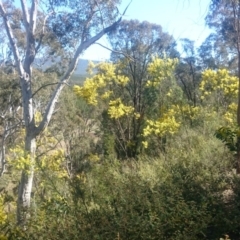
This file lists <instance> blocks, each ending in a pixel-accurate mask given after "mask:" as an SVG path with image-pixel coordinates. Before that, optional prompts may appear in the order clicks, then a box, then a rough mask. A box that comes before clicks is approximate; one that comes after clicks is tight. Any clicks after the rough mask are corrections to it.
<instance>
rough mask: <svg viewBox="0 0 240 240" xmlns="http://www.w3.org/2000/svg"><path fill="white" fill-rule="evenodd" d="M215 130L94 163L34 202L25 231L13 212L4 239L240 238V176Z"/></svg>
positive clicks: (185, 132) (189, 131) (194, 131)
mask: <svg viewBox="0 0 240 240" xmlns="http://www.w3.org/2000/svg"><path fill="white" fill-rule="evenodd" d="M214 128H215V126H214V125H210V124H209V125H204V124H202V125H201V124H199V126H198V127H194V128H189V127H188V128H185V127H182V128H181V130H180V132H179V133H178V134H177V135H176V136H174V137H171V138H169V141H168V142H167V143H166V146H165V152H164V153H163V152H161V153H159V154H158V156H157V155H156V157H149V156H147V155H145V156H141V157H139V159H138V160H134V159H129V160H126V161H118V160H115V159H102V160H100V161H98V162H89V164H88V167H87V168H83V169H84V170H82V171H81V172H79V173H77V174H76V175H75V176H74V177H73V178H71V179H68V180H62V182H61V183H60V184H59V186H58V190H57V189H56V188H52V190H51V191H58V192H56V193H55V194H53V193H52V195H54V196H55V197H52V198H48V199H44V200H43V199H40V198H36V199H35V203H34V204H35V205H34V204H33V209H32V214H31V221H28V225H27V226H26V227H25V228H26V231H24V230H23V229H22V228H18V227H16V226H15V225H14V219H13V216H14V213H11V212H9V213H8V217H7V219H6V220H5V221H3V224H2V225H1V233H2V235H1V239H38V240H39V239H124V240H125V239H144V240H147V239H173V240H178V239H179V240H180V239H184V240H185V239H220V237H222V236H224V234H228V235H229V236H230V239H239V237H240V226H239V218H240V187H239V186H240V178H239V176H237V175H236V174H235V170H234V158H233V157H232V154H231V153H229V151H228V149H227V148H225V147H224V145H223V144H222V143H221V142H220V141H219V140H217V139H216V138H215V137H214V132H213V129H214ZM63 186H65V187H63ZM66 187H67V188H68V191H66V190H64V193H63V192H62V193H61V189H63V188H64V189H66ZM54 189H55V190H54ZM5 200H6V202H7V199H5ZM4 236H5V237H4Z"/></svg>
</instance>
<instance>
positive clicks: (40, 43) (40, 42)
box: [35, 12, 54, 53]
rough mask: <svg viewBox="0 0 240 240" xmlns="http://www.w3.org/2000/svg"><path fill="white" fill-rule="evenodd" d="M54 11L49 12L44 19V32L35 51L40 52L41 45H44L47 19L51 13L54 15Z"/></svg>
mask: <svg viewBox="0 0 240 240" xmlns="http://www.w3.org/2000/svg"><path fill="white" fill-rule="evenodd" d="M53 13H54V12H50V13H49V14H47V16H46V17H45V18H44V20H43V27H42V33H41V36H40V40H39V42H38V45H37V46H36V48H35V51H36V53H37V52H38V50H39V48H40V47H41V45H42V40H43V37H44V33H45V26H46V21H47V19H48V18H49V16H50V15H52V14H53Z"/></svg>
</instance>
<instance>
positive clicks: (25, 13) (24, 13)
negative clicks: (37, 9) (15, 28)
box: [21, 0, 29, 30]
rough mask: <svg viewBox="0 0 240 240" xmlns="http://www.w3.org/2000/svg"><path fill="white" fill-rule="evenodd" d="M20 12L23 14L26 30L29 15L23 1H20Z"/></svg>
mask: <svg viewBox="0 0 240 240" xmlns="http://www.w3.org/2000/svg"><path fill="white" fill-rule="evenodd" d="M21 6H22V12H23V22H24V25H25V28H26V30H27V29H28V28H29V14H28V9H27V3H26V1H25V0H21Z"/></svg>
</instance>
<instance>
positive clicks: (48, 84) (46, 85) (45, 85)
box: [32, 82, 59, 98]
mask: <svg viewBox="0 0 240 240" xmlns="http://www.w3.org/2000/svg"><path fill="white" fill-rule="evenodd" d="M58 83H59V82H55V83H47V84H44V85H43V86H41V87H40V88H38V89H37V90H36V91H35V92H34V93H33V94H32V98H33V97H34V96H35V95H36V94H37V93H38V92H39V91H40V90H41V89H43V88H45V87H48V86H51V85H57V84H58Z"/></svg>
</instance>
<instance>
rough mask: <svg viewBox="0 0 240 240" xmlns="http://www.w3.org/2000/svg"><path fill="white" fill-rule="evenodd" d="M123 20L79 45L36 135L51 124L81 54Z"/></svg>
mask: <svg viewBox="0 0 240 240" xmlns="http://www.w3.org/2000/svg"><path fill="white" fill-rule="evenodd" d="M121 20H122V18H121V17H120V18H119V19H118V20H117V21H116V22H114V23H113V24H112V25H111V26H109V27H107V28H104V29H103V30H102V31H101V32H99V33H98V34H97V35H95V36H93V37H92V38H90V39H89V40H86V41H84V42H82V43H81V44H80V45H79V47H78V48H77V50H76V52H75V54H74V57H73V59H72V61H71V62H70V65H69V67H68V69H67V71H66V72H65V74H64V75H63V77H62V78H61V79H60V82H59V83H58V85H57V87H56V89H55V91H54V92H53V95H52V97H51V99H50V101H49V103H48V106H47V108H46V111H45V114H44V116H43V120H42V121H41V123H40V124H39V126H38V127H37V128H36V130H35V135H36V136H37V135H38V134H40V132H42V131H43V130H44V129H45V128H46V127H47V125H48V124H49V122H50V119H51V117H52V114H53V112H54V109H55V105H56V103H57V101H58V98H59V96H60V93H61V91H62V89H63V87H64V85H65V84H66V83H67V82H68V80H69V78H70V76H71V75H72V73H73V72H74V70H75V68H76V66H77V64H78V60H79V56H80V55H81V53H82V52H83V51H84V50H85V49H87V48H88V47H89V46H91V45H92V44H93V43H95V42H96V41H97V40H99V39H100V38H101V37H102V36H103V35H104V34H106V33H109V32H110V31H113V30H114V29H115V28H116V27H117V26H118V24H119V23H120V22H121Z"/></svg>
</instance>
